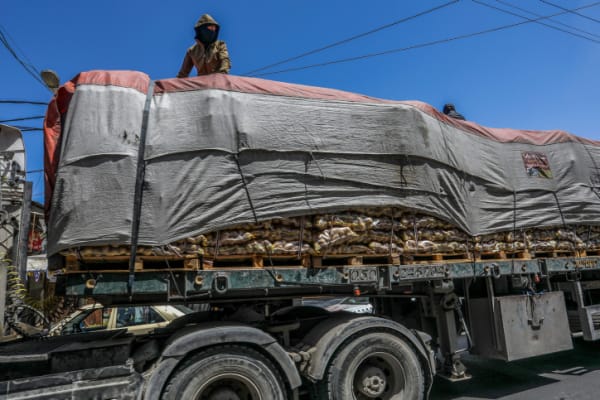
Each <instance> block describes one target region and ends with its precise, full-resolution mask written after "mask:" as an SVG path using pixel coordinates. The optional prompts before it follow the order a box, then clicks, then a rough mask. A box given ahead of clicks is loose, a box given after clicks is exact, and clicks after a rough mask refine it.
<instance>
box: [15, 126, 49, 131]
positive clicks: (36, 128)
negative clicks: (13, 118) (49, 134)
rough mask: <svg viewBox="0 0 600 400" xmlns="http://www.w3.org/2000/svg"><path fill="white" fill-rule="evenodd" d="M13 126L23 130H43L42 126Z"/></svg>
mask: <svg viewBox="0 0 600 400" xmlns="http://www.w3.org/2000/svg"><path fill="white" fill-rule="evenodd" d="M13 127H14V128H17V129H18V130H20V131H21V132H31V131H43V129H42V128H38V127H35V126H19V125H14V126H13Z"/></svg>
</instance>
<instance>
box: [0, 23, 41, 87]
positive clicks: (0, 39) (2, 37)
mask: <svg viewBox="0 0 600 400" xmlns="http://www.w3.org/2000/svg"><path fill="white" fill-rule="evenodd" d="M0 43H2V44H3V45H4V47H6V50H8V52H9V53H10V54H11V55H12V56H13V57H14V58H15V60H17V62H18V63H19V64H21V66H22V67H23V68H24V69H25V71H27V72H28V73H29V75H31V76H32V77H33V79H35V80H36V81H38V82H39V83H40V84H41V85H42V86H44V87H45V88H47V89H48V90H50V88H48V86H46V84H45V83H44V81H43V80H42V78H40V72H39V71H38V70H37V69H36V68H35V67H34V66H33V65H31V64H28V63H26V62H25V61H23V60H22V59H21V58H20V57H19V55H18V54H17V52H16V51H15V50H14V49H13V48H12V46H11V45H10V43H9V42H8V39H7V38H6V34H5V30H4V28H3V27H2V26H0Z"/></svg>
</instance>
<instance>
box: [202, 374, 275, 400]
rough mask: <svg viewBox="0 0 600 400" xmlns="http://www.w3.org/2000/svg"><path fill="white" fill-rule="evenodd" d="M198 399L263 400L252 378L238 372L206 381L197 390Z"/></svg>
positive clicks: (220, 375)
mask: <svg viewBox="0 0 600 400" xmlns="http://www.w3.org/2000/svg"><path fill="white" fill-rule="evenodd" d="M194 399H196V400H263V397H262V396H261V394H260V391H259V390H258V387H257V386H256V385H255V384H254V382H252V380H251V379H249V378H248V377H246V376H244V375H240V374H237V373H224V374H219V375H216V376H214V377H212V378H211V379H209V380H208V381H206V382H205V383H204V384H203V385H202V386H201V387H200V388H199V389H198V391H197V392H196V394H195V396H194Z"/></svg>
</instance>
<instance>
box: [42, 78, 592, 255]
mask: <svg viewBox="0 0 600 400" xmlns="http://www.w3.org/2000/svg"><path fill="white" fill-rule="evenodd" d="M140 138H145V143H143V144H144V146H142V147H140ZM45 145H46V154H45V156H46V190H47V193H46V206H47V212H48V213H49V220H48V221H49V229H48V231H49V236H48V253H49V254H57V253H61V254H63V255H69V254H72V255H77V256H80V255H81V254H82V253H81V252H82V251H83V252H84V255H86V254H87V255H90V256H94V255H102V254H104V255H106V254H110V255H115V256H116V255H123V256H124V255H126V254H128V251H129V249H128V247H127V246H129V245H130V244H131V237H132V236H131V234H132V221H133V219H134V218H133V217H134V212H135V211H134V203H135V199H134V197H135V187H136V181H137V180H138V179H140V177H139V176H138V173H137V171H138V163H139V162H142V164H143V169H144V175H143V177H144V178H143V179H144V181H143V186H142V188H143V190H142V195H141V197H140V200H141V203H140V207H141V217H140V227H139V237H138V240H137V243H138V244H139V245H140V248H139V249H138V252H139V253H140V254H146V255H151V254H154V255H160V254H163V255H164V254H170V255H178V256H182V255H188V256H194V255H196V256H197V255H199V254H201V255H203V256H206V257H215V256H218V255H241V254H266V255H278V254H298V256H301V255H303V254H310V255H327V254H365V255H369V254H371V255H373V254H388V255H419V254H438V253H439V254H464V255H465V257H471V256H472V255H473V254H474V253H486V252H488V253H500V252H507V251H508V252H525V251H557V250H558V251H560V250H564V251H581V250H590V251H591V250H596V249H598V246H599V242H600V229H599V227H600V202H598V197H599V194H598V187H597V185H598V183H599V182H600V170H598V166H597V162H596V160H597V159H598V156H600V147H599V146H600V143H598V142H595V141H591V140H587V139H583V138H580V137H577V136H574V135H571V134H569V133H566V132H562V131H520V130H512V129H492V128H486V127H483V126H480V125H478V124H476V123H474V122H470V121H458V120H454V119H451V118H449V117H447V116H445V115H443V114H441V113H439V112H437V111H436V110H435V109H434V108H433V107H431V106H429V105H427V104H424V103H420V102H415V101H389V100H381V99H376V98H371V97H367V96H362V95H358V94H353V93H348V92H342V91H337V90H331V89H324V88H317V87H309V86H301V85H294V84H287V83H281V82H274V81H268V80H261V79H255V78H245V77H237V76H229V75H223V74H214V75H209V76H202V77H195V78H189V79H165V80H158V81H151V80H150V78H149V77H148V76H147V75H145V74H143V73H140V72H131V71H91V72H86V73H82V74H80V75H78V76H77V77H75V78H74V79H73V80H72V81H70V82H68V83H67V84H66V85H64V86H63V87H62V88H61V89H60V90H59V92H58V94H57V96H56V97H55V99H54V100H53V102H52V103H51V104H50V107H49V109H48V114H47V118H46V121H45ZM140 148H143V149H144V153H143V154H141V155H140V154H138V153H139V149H140Z"/></svg>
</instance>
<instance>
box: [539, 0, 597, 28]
mask: <svg viewBox="0 0 600 400" xmlns="http://www.w3.org/2000/svg"><path fill="white" fill-rule="evenodd" d="M540 1H541V2H542V3H544V4H548V5H549V6H552V7H556V8H558V9H560V10H563V11H566V12H568V13H571V14H575V15H577V16H579V17H581V18H585V19H589V20H590V21H594V22H596V23H600V20H597V19H596V18H592V17H588V16H587V15H583V14H580V13H578V12H575V11H576V10H569V9H568V8H564V7H561V6H559V5H558V4H554V3H550V2H549V1H546V0H540Z"/></svg>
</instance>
